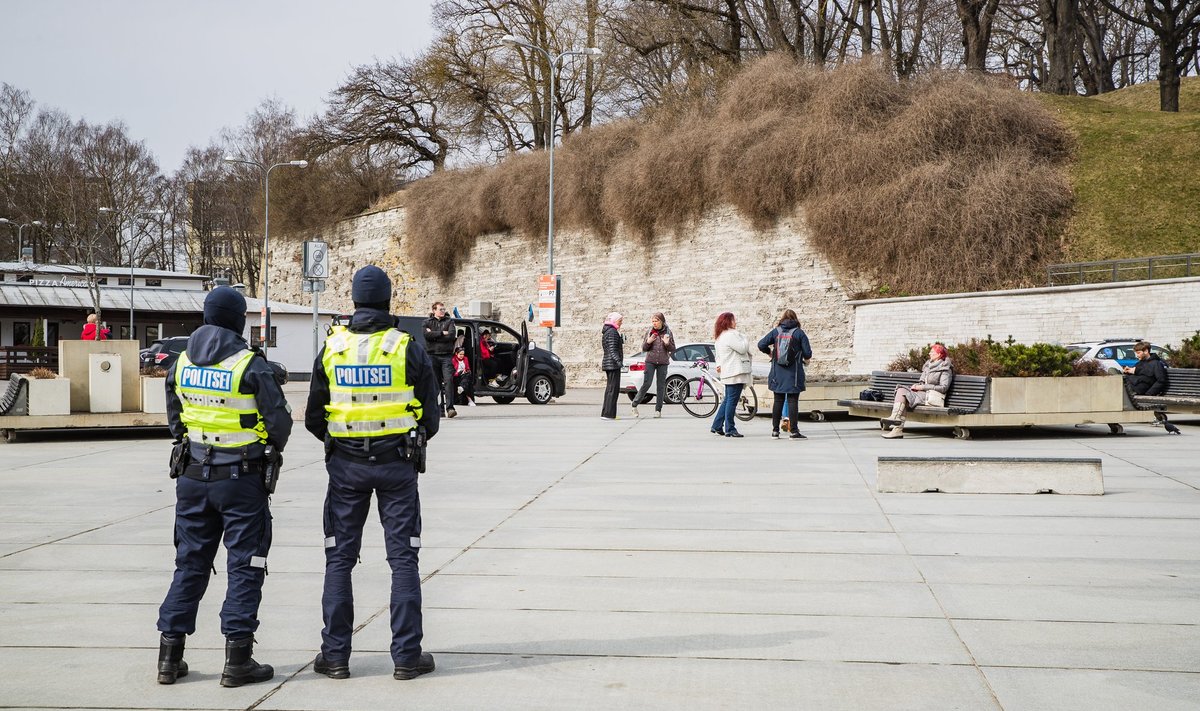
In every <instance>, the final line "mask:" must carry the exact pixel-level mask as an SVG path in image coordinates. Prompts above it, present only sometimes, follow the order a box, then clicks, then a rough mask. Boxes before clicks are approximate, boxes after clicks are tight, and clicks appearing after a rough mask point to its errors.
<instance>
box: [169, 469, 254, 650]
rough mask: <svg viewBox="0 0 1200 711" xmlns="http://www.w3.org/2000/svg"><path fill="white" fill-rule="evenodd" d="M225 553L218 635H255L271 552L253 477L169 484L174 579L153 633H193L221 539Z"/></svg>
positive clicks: (231, 636)
mask: <svg viewBox="0 0 1200 711" xmlns="http://www.w3.org/2000/svg"><path fill="white" fill-rule="evenodd" d="M222 536H224V538H225V548H226V549H227V550H228V556H227V563H226V569H227V574H228V590H227V591H226V593H225V604H224V606H222V607H221V634H223V635H225V636H226V637H228V638H231V639H241V638H243V637H249V636H250V635H252V634H254V631H255V630H257V629H258V606H259V604H260V603H261V602H262V586H263V581H264V579H265V577H266V574H267V553H268V552H269V551H270V550H271V511H270V509H269V508H268V506H267V491H266V489H265V488H264V486H263V482H262V478H261V477H260V476H258V475H251V476H242V477H239V478H237V479H226V480H223V481H214V482H203V481H196V480H195V479H188V478H187V477H180V478H178V479H176V480H175V578H174V579H173V580H172V581H171V589H170V590H168V591H167V597H166V599H165V600H163V603H162V606H161V607H159V609H158V630H159V631H160V632H162V633H164V634H168V635H172V636H174V635H184V634H192V633H193V632H195V631H196V611H197V610H198V609H199V607H200V599H201V598H202V597H204V591H205V590H207V589H208V580H209V571H210V570H211V569H212V566H213V560H214V559H215V558H216V556H217V547H218V546H220V544H221V537H222Z"/></svg>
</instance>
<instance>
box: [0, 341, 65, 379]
mask: <svg viewBox="0 0 1200 711" xmlns="http://www.w3.org/2000/svg"><path fill="white" fill-rule="evenodd" d="M34 368H49V369H50V370H53V371H54V372H56V373H57V372H58V348H57V347H55V348H34V347H32V346H3V347H0V380H7V379H8V377H9V376H10V375H12V374H13V373H28V372H29V371H31V370H33V369H34Z"/></svg>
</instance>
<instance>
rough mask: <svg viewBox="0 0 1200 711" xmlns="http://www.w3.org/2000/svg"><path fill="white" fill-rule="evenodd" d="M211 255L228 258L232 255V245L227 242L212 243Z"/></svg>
mask: <svg viewBox="0 0 1200 711" xmlns="http://www.w3.org/2000/svg"><path fill="white" fill-rule="evenodd" d="M213 256H214V257H222V258H228V257H232V256H233V245H232V244H231V243H229V242H217V243H216V244H214V245H213Z"/></svg>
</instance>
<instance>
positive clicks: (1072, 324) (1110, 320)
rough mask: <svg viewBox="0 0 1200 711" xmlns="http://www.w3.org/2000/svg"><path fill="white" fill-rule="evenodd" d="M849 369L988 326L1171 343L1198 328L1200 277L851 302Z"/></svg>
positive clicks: (1001, 331) (1039, 334)
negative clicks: (851, 323)
mask: <svg viewBox="0 0 1200 711" xmlns="http://www.w3.org/2000/svg"><path fill="white" fill-rule="evenodd" d="M852 303H853V305H854V357H853V360H851V362H850V370H851V371H852V372H855V373H866V372H870V371H872V370H878V369H880V368H882V367H884V366H885V365H887V363H888V362H889V361H891V360H893V359H894V358H895V357H896V356H897V355H899V354H900V353H903V352H905V351H907V350H909V349H911V348H918V347H921V346H924V345H926V344H929V343H931V342H933V341H937V340H940V341H944V342H946V343H959V342H965V341H969V340H970V339H972V338H985V337H986V336H988V335H989V334H991V336H992V338H995V339H996V340H1004V339H1006V338H1008V337H1009V336H1010V335H1011V336H1012V337H1013V338H1015V339H1016V340H1017V341H1018V342H1021V343H1035V342H1044V343H1062V344H1067V343H1072V342H1078V341H1089V340H1100V339H1103V338H1146V339H1148V340H1150V341H1153V342H1154V343H1157V344H1160V345H1176V344H1178V343H1179V342H1180V341H1181V340H1182V339H1184V338H1186V337H1188V336H1190V335H1192V334H1193V333H1195V332H1196V331H1197V330H1198V329H1200V315H1198V314H1197V312H1196V311H1194V310H1193V309H1194V308H1195V305H1196V304H1200V277H1192V278H1189V279H1163V280H1158V281H1138V282H1125V283H1121V284H1098V285H1090V286H1059V287H1047V288H1042V289H1014V290H1010V291H988V292H980V293H978V294H945V295H938V296H915V297H909V298H903V299H878V300H873V301H857V302H852Z"/></svg>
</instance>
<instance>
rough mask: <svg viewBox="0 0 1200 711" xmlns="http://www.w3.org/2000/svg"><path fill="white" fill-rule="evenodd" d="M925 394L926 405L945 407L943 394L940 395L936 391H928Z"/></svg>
mask: <svg viewBox="0 0 1200 711" xmlns="http://www.w3.org/2000/svg"><path fill="white" fill-rule="evenodd" d="M927 392H928V395H926V396H925V404H926V405H931V406H933V407H945V406H946V395H945V394H944V393H940V392H938V391H937V390H929V391H927Z"/></svg>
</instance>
